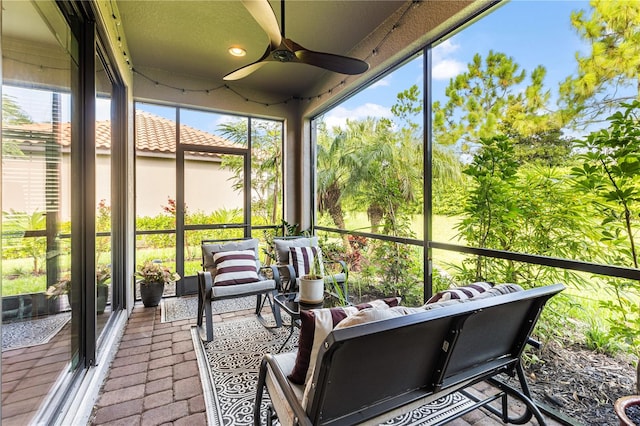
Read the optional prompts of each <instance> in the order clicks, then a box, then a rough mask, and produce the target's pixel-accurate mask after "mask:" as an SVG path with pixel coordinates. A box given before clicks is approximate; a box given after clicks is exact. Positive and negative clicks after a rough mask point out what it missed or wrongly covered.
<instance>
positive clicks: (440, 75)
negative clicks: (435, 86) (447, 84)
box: [432, 59, 464, 80]
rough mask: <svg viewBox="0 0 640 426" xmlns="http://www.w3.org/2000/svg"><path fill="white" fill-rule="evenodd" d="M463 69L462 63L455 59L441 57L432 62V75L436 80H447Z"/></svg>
mask: <svg viewBox="0 0 640 426" xmlns="http://www.w3.org/2000/svg"><path fill="white" fill-rule="evenodd" d="M463 70H464V64H463V63H462V62H460V61H456V60H455V59H442V60H440V61H438V62H434V65H433V69H432V75H433V78H434V79H436V80H449V79H450V78H452V77H455V76H456V75H458V74H460V73H461V72H462V71H463Z"/></svg>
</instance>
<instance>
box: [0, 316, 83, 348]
mask: <svg viewBox="0 0 640 426" xmlns="http://www.w3.org/2000/svg"><path fill="white" fill-rule="evenodd" d="M70 319H71V312H64V313H61V314H55V315H49V316H46V317H44V318H36V319H29V320H25V321H19V322H10V323H4V324H2V351H3V352H4V351H8V350H11V349H18V348H25V347H29V346H36V345H42V344H45V343H47V342H48V341H49V340H51V338H53V336H55V335H56V334H58V332H59V331H60V330H61V329H62V327H64V325H65V324H66V323H67V322H68V321H69V320H70Z"/></svg>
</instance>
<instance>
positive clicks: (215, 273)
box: [197, 239, 282, 342]
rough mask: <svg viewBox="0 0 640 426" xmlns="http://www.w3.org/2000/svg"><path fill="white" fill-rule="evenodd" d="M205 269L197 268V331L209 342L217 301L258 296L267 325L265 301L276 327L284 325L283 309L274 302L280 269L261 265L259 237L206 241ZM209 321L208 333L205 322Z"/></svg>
mask: <svg viewBox="0 0 640 426" xmlns="http://www.w3.org/2000/svg"><path fill="white" fill-rule="evenodd" d="M201 248H202V268H203V271H198V320H197V324H198V330H199V332H200V337H201V338H202V339H203V340H206V341H207V342H210V341H212V340H213V312H212V311H213V308H212V305H211V302H212V301H214V300H222V299H232V298H238V297H246V296H253V295H255V296H256V315H257V316H258V319H259V320H260V322H262V323H263V325H265V327H268V328H271V327H273V326H270V325H268V324H267V323H266V321H265V319H264V318H263V317H262V315H261V311H262V308H263V307H264V305H265V304H266V303H268V304H269V306H270V307H271V311H272V312H273V316H274V319H275V322H276V324H275V327H280V326H282V319H281V317H280V310H279V309H278V307H277V306H274V304H273V296H274V295H275V294H277V292H278V288H277V284H276V283H277V282H279V279H278V275H279V272H278V269H277V268H276V267H273V266H272V267H262V266H261V265H260V260H259V258H258V240H257V239H243V240H203V241H202V243H201ZM203 315H204V321H205V322H206V332H203V330H202V322H203Z"/></svg>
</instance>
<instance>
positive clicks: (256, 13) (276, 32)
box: [242, 0, 282, 49]
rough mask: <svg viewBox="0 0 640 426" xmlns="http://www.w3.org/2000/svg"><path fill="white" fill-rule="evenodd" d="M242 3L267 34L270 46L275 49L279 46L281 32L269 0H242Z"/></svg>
mask: <svg viewBox="0 0 640 426" xmlns="http://www.w3.org/2000/svg"><path fill="white" fill-rule="evenodd" d="M242 4H243V5H244V7H246V8H247V11H248V12H249V13H250V14H251V16H253V19H255V20H256V22H258V25H260V27H261V28H262V29H263V30H264V32H265V33H267V35H268V36H269V44H270V45H271V48H272V49H276V48H277V47H278V46H280V43H281V42H282V34H280V27H279V26H278V20H277V19H276V15H275V13H274V12H273V9H272V8H271V5H270V4H269V0H242Z"/></svg>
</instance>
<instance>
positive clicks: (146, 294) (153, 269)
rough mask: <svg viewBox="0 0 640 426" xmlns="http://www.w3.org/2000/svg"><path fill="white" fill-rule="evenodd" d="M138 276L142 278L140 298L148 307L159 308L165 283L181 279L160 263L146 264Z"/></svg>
mask: <svg viewBox="0 0 640 426" xmlns="http://www.w3.org/2000/svg"><path fill="white" fill-rule="evenodd" d="M136 276H137V277H138V278H140V279H139V280H138V283H139V284H140V298H141V299H142V303H143V304H144V306H146V307H152V306H158V304H159V303H160V300H161V299H162V293H163V292H164V285H165V283H168V282H170V281H178V280H179V279H180V275H178V274H177V273H176V272H171V270H170V269H169V268H168V267H166V266H163V265H162V264H161V263H158V262H145V263H144V264H143V265H142V266H140V268H139V269H138V271H137V272H136Z"/></svg>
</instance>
